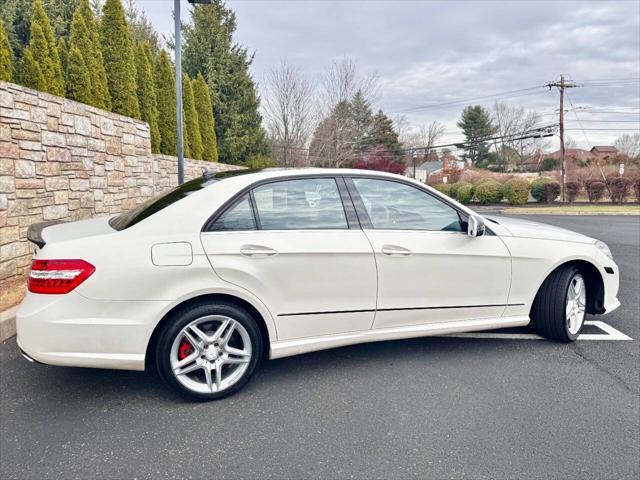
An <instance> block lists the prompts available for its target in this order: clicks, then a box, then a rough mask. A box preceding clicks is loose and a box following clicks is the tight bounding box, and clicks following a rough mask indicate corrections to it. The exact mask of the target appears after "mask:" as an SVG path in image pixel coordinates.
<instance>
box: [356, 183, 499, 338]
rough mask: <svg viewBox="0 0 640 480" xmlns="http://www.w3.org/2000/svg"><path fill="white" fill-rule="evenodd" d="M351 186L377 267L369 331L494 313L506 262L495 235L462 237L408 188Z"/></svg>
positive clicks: (428, 198) (439, 209)
mask: <svg viewBox="0 0 640 480" xmlns="http://www.w3.org/2000/svg"><path fill="white" fill-rule="evenodd" d="M352 185H353V187H355V191H356V192H357V195H356V204H357V205H359V207H360V210H363V212H362V213H363V214H364V215H361V216H365V223H367V227H366V228H365V230H364V231H365V234H366V235H367V237H368V238H369V240H370V241H371V245H372V247H373V249H374V251H375V256H376V262H377V266H378V282H379V285H378V306H377V313H376V317H375V323H374V328H384V327H392V326H404V325H418V324H425V323H440V322H449V321H460V320H471V319H480V318H494V317H500V316H501V315H502V313H503V312H504V309H505V306H506V304H507V298H508V295H509V286H510V282H511V257H510V254H509V251H508V250H507V248H506V246H505V245H504V243H503V242H502V240H500V238H499V237H497V236H495V235H491V234H487V235H484V236H481V237H469V236H468V235H467V234H466V232H465V231H464V225H463V222H462V221H461V218H460V215H459V213H458V211H457V210H456V209H454V208H453V207H452V206H450V205H448V204H447V203H445V202H443V201H442V200H440V199H439V198H438V197H436V196H435V195H431V194H430V193H427V192H426V191H424V190H422V189H419V188H418V187H416V186H412V185H411V184H407V183H403V182H399V181H394V180H384V179H373V178H357V177H354V178H353V183H352ZM358 197H359V198H358ZM360 213H361V212H359V214H360ZM366 217H368V218H366Z"/></svg>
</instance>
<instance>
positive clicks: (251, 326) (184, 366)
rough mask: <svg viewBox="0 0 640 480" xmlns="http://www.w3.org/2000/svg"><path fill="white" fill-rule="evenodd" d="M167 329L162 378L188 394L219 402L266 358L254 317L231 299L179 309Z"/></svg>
mask: <svg viewBox="0 0 640 480" xmlns="http://www.w3.org/2000/svg"><path fill="white" fill-rule="evenodd" d="M171 320H172V321H170V322H168V323H167V325H166V326H165V328H164V330H163V331H162V333H161V335H160V338H159V341H158V344H157V349H156V365H157V367H158V372H159V373H160V376H161V377H162V379H163V380H164V381H165V382H166V383H168V384H169V385H170V386H171V387H173V388H174V389H176V390H177V391H178V392H179V393H181V394H182V395H184V396H185V397H187V398H190V399H194V400H214V399H218V398H222V397H226V396H228V395H231V394H232V393H234V392H236V391H237V390H239V389H240V388H242V386H244V385H245V384H246V383H247V381H248V380H249V378H250V377H251V375H252V374H253V372H254V371H255V369H256V367H257V366H258V363H259V361H260V359H261V357H262V340H261V336H260V330H259V328H258V326H257V325H256V322H255V320H254V319H253V318H252V317H251V315H249V314H248V313H247V312H246V311H245V310H243V309H242V308H240V307H238V306H236V305H233V304H227V303H199V304H196V305H191V306H190V307H189V308H188V309H183V310H181V311H178V312H177V313H176V315H175V316H174V317H173V318H172V319H171Z"/></svg>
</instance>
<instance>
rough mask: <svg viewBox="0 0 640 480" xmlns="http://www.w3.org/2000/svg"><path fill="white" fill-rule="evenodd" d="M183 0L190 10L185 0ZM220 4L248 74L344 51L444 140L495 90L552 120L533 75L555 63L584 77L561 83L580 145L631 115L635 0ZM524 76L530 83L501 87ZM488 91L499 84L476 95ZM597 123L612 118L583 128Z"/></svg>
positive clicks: (637, 96)
mask: <svg viewBox="0 0 640 480" xmlns="http://www.w3.org/2000/svg"><path fill="white" fill-rule="evenodd" d="M136 3H137V5H138V6H139V8H141V9H143V10H144V11H145V13H146V14H147V15H148V16H149V18H150V19H151V20H152V22H153V23H154V24H155V26H156V27H157V29H158V30H159V31H161V32H162V33H164V34H166V35H168V34H170V33H171V32H172V30H173V20H172V17H171V9H172V5H173V2H171V1H159V0H158V1H154V0H138V1H137V2H136ZM183 4H184V5H183V9H182V10H183V17H187V16H188V8H187V6H186V5H187V2H186V0H184V1H183ZM228 4H229V5H230V6H231V8H233V9H234V10H235V12H236V15H237V20H238V31H237V41H238V42H240V43H242V44H244V45H245V46H246V47H247V48H248V49H249V50H250V51H254V52H255V61H254V64H253V75H254V78H255V79H256V80H257V81H258V82H259V83H260V82H261V81H262V80H263V79H264V76H265V73H266V72H267V71H268V70H269V69H270V68H272V66H273V65H275V64H277V63H278V62H279V61H280V60H283V59H284V60H286V61H288V62H289V63H291V64H293V65H295V66H297V67H298V68H299V69H300V70H301V71H302V72H304V74H305V75H307V76H308V77H310V78H317V77H318V76H319V75H320V74H321V73H322V72H323V71H324V70H325V69H326V67H327V65H328V64H330V63H331V62H332V61H333V60H339V59H341V58H343V57H349V58H351V59H353V60H354V61H355V62H356V63H357V65H358V67H359V69H360V70H361V71H362V72H365V73H367V72H374V73H376V74H377V75H378V76H379V78H380V82H381V87H382V96H381V99H380V101H379V105H377V106H379V107H381V108H382V109H383V110H384V111H385V112H387V113H388V114H389V115H390V116H392V117H394V116H396V115H398V114H404V115H406V117H407V119H408V120H409V122H410V123H411V125H414V126H417V125H420V124H426V123H429V122H431V121H433V120H438V121H440V122H442V123H444V124H445V125H446V126H447V135H446V137H445V139H444V140H457V139H460V138H461V135H460V132H459V130H458V129H457V127H456V126H455V122H456V120H457V119H458V118H459V116H460V111H461V110H462V108H463V107H464V106H465V105H466V104H467V102H466V100H469V102H468V103H469V104H471V103H473V104H482V105H485V106H487V107H489V106H491V104H492V103H493V102H494V101H495V100H496V99H501V100H504V101H507V102H510V103H513V104H516V105H521V106H524V107H527V108H531V109H536V110H538V111H540V112H541V113H543V114H545V115H544V116H543V118H544V119H545V120H548V121H550V122H552V121H557V117H556V116H554V115H553V112H554V110H555V109H557V108H558V92H557V91H556V90H552V91H549V90H548V89H544V88H542V85H544V84H545V83H547V82H549V81H552V80H556V79H558V78H559V75H560V74H561V73H564V74H566V75H567V76H569V77H570V78H571V79H573V80H575V82H576V83H578V84H582V85H584V87H581V88H575V89H571V90H569V91H568V96H569V99H570V101H571V103H572V104H573V105H574V106H575V107H579V111H578V118H579V119H580V120H581V121H582V127H584V129H585V131H584V132H583V131H582V130H580V129H579V127H580V125H579V124H578V121H577V120H576V116H575V114H574V113H573V112H569V113H568V114H567V128H568V129H573V128H576V129H578V130H570V131H569V132H568V134H569V135H570V137H571V138H573V139H574V140H575V141H576V142H577V143H578V145H579V146H581V147H586V146H588V145H587V143H590V144H603V143H605V144H606V143H610V142H612V141H613V139H615V138H616V137H617V136H618V135H620V134H622V133H634V132H633V131H630V130H627V131H625V130H622V129H634V128H635V129H636V131H637V129H638V128H639V126H640V125H639V124H638V121H640V113H638V112H640V84H639V83H638V79H639V78H640V2H638V1H637V0H632V1H606V2H596V1H582V2H559V1H532V2H526V1H510V2H501V1H446V2H443V1H440V2H438V1H398V0H396V1H391V0H388V1H319V0H315V1H301V0H297V1H296V0H289V1H268V0H253V1H247V0H233V1H229V2H228ZM533 87H540V88H533ZM527 88H532V89H531V90H526V91H520V92H514V93H510V94H503V93H502V92H513V91H514V90H520V89H527ZM493 94H499V95H496V96H495V97H492V98H485V99H481V98H478V97H485V96H489V95H493ZM474 99H477V100H474ZM458 101H460V103H456V104H453V105H444V106H434V105H437V104H442V103H449V102H458ZM569 106H570V105H569ZM583 107H585V108H583ZM605 112H614V113H605ZM603 120H606V122H602V121H603ZM621 120H624V122H618V121H621ZM596 128H606V129H620V130H599V131H598V130H591V129H596Z"/></svg>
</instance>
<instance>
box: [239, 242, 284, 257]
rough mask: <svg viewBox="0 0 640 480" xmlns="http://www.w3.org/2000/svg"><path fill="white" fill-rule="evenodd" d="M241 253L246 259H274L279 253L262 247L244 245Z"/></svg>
mask: <svg viewBox="0 0 640 480" xmlns="http://www.w3.org/2000/svg"><path fill="white" fill-rule="evenodd" d="M240 253H241V254H242V255H244V256H245V257H272V256H274V255H276V254H277V253H278V252H277V251H276V250H274V249H272V248H269V247H263V246H262V245H242V247H240Z"/></svg>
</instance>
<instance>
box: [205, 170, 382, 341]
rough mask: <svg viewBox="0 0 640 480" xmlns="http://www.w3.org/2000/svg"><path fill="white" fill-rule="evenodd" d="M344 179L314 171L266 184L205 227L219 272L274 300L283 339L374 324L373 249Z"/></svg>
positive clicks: (270, 303) (208, 248)
mask: <svg viewBox="0 0 640 480" xmlns="http://www.w3.org/2000/svg"><path fill="white" fill-rule="evenodd" d="M338 181H339V182H343V180H342V179H337V180H336V179H335V178H332V177H315V178H303V179H294V180H278V181H274V182H270V183H266V184H263V185H259V186H257V187H255V188H254V189H253V190H252V191H251V192H249V193H247V194H246V195H245V196H244V197H242V198H240V199H239V200H238V201H237V202H236V203H235V205H232V206H231V207H230V208H229V209H227V211H226V212H224V213H223V214H222V216H220V217H219V219H218V220H217V221H216V223H215V224H214V226H213V228H212V229H211V230H212V231H209V232H204V233H203V234H202V242H203V245H204V249H205V251H206V253H207V256H208V257H209V259H210V261H211V264H212V266H213V268H214V270H215V272H216V273H217V274H218V275H219V276H220V277H221V278H222V279H224V280H226V281H227V282H230V283H233V284H235V285H238V286H240V287H242V288H244V289H246V290H248V291H249V292H251V293H252V294H253V295H255V296H256V297H258V298H259V299H260V300H261V301H262V302H263V303H264V304H265V305H266V306H267V308H268V309H269V310H270V311H271V313H272V315H273V316H274V318H275V323H276V329H277V334H278V340H288V339H294V338H305V337H312V336H319V335H330V334H336V333H345V332H353V331H360V330H368V329H370V328H371V324H372V322H373V317H374V313H375V306H376V287H377V285H376V283H377V278H376V266H375V260H374V256H373V251H372V249H371V246H370V244H369V242H368V240H367V237H366V236H365V234H364V233H363V232H362V230H361V229H360V228H359V227H358V225H357V223H353V222H352V223H351V224H350V222H349V221H348V216H347V214H346V211H345V205H344V203H343V199H342V198H343V196H345V200H347V199H348V195H347V194H346V192H344V191H343V193H342V194H341V192H340V190H339V188H338V183H337V182H338ZM342 185H344V184H342ZM349 202H350V200H349ZM347 207H348V208H352V206H351V204H350V203H349V204H348V205H347ZM351 227H353V228H351Z"/></svg>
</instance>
